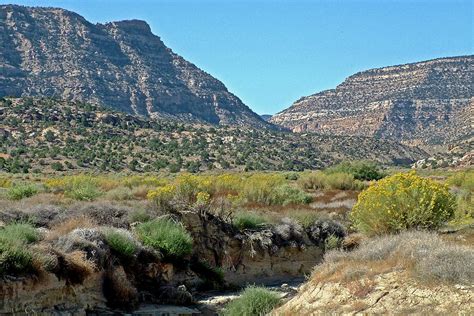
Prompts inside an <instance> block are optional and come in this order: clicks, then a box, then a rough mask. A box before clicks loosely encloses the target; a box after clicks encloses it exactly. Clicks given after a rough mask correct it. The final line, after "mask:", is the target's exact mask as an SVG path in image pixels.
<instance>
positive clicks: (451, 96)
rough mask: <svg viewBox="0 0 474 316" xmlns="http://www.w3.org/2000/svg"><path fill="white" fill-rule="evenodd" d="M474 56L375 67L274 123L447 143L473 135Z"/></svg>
mask: <svg viewBox="0 0 474 316" xmlns="http://www.w3.org/2000/svg"><path fill="white" fill-rule="evenodd" d="M473 82H474V56H461V57H451V58H440V59H435V60H430V61H424V62H419V63H413V64H405V65H399V66H392V67H384V68H377V69H371V70H367V71H363V72H360V73H357V74H355V75H352V76H350V77H349V78H347V79H346V80H345V81H344V82H343V83H342V84H340V85H339V86H337V87H336V88H335V89H332V90H326V91H322V92H319V93H316V94H314V95H311V96H308V97H303V98H301V99H299V100H298V101H296V102H295V103H294V104H293V105H292V106H291V107H290V108H288V109H287V110H284V111H282V112H280V113H278V114H276V115H274V116H273V117H272V118H271V120H270V121H271V122H273V123H275V124H279V125H282V126H285V127H288V128H290V129H292V130H293V131H295V132H304V131H315V132H318V133H322V134H328V135H360V136H375V137H380V138H386V139H392V140H398V141H402V142H404V143H406V144H412V145H419V144H449V143H452V142H454V141H457V140H459V139H463V138H465V137H467V136H469V135H471V134H472V117H473V116H474V86H473V84H472V83H473Z"/></svg>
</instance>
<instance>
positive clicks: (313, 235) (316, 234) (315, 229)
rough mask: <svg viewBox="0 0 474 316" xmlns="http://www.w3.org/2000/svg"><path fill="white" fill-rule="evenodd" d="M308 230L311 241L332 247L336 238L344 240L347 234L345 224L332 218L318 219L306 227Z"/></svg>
mask: <svg viewBox="0 0 474 316" xmlns="http://www.w3.org/2000/svg"><path fill="white" fill-rule="evenodd" d="M306 232H307V234H308V236H309V238H310V239H311V241H312V242H313V243H315V244H317V245H319V246H328V245H329V247H332V246H333V245H334V241H335V240H334V239H335V238H337V239H339V240H342V239H343V238H344V237H345V236H346V231H345V229H344V226H342V225H341V224H340V223H338V222H336V221H334V220H332V219H318V220H316V221H315V222H314V223H313V224H312V225H310V226H308V227H307V228H306ZM329 239H332V240H330V241H328V240H329Z"/></svg>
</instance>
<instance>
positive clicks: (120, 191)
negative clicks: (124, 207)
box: [106, 187, 134, 201]
mask: <svg viewBox="0 0 474 316" xmlns="http://www.w3.org/2000/svg"><path fill="white" fill-rule="evenodd" d="M106 197H107V198H108V199H111V200H116V201H126V200H133V199H134V196H133V192H132V190H130V189H129V188H127V187H117V188H114V189H112V190H110V191H108V192H107V193H106Z"/></svg>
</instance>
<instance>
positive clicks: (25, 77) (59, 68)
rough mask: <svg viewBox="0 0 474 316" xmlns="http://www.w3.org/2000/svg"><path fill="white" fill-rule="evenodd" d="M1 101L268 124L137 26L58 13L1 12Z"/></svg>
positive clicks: (11, 7)
mask: <svg viewBox="0 0 474 316" xmlns="http://www.w3.org/2000/svg"><path fill="white" fill-rule="evenodd" d="M0 96H55V97H59V98H62V99H65V100H73V101H86V102H90V103H96V104H100V105H105V106H108V107H111V108H114V109H116V110H120V111H125V112H129V113H134V114H141V115H145V116H150V117H154V118H167V117H173V118H180V119H184V120H188V121H201V122H207V123H212V124H236V125H251V126H270V125H269V124H267V123H266V122H264V121H263V120H262V119H261V118H260V117H259V116H258V115H257V114H255V113H253V112H252V111H251V110H250V109H249V108H248V107H247V106H246V105H245V104H243V103H242V101H241V100H240V99H239V98H237V97H236V96H235V95H233V94H232V93H230V92H229V91H228V90H227V89H226V87H225V86H224V84H223V83H222V82H220V81H219V80H217V79H215V78H213V77H212V76H211V75H209V74H208V73H206V72H204V71H202V70H201V69H199V68H198V67H196V66H195V65H193V64H192V63H190V62H188V61H186V60H185V59H183V58H182V57H181V56H179V55H177V54H175V53H174V52H173V51H171V49H169V48H168V47H166V46H165V44H164V43H163V42H162V41H161V39H160V38H159V37H158V36H156V35H154V34H153V33H152V32H151V29H150V26H149V25H148V24H147V23H146V22H144V21H139V20H130V21H119V22H112V23H107V24H92V23H89V22H88V21H86V20H85V19H84V18H83V17H82V16H80V15H78V14H76V13H73V12H70V11H66V10H63V9H58V8H41V7H23V6H16V5H1V6H0Z"/></svg>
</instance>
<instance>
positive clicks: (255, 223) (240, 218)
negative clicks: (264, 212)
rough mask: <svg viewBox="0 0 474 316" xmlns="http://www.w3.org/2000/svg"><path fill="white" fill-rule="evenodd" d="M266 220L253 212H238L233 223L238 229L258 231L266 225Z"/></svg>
mask: <svg viewBox="0 0 474 316" xmlns="http://www.w3.org/2000/svg"><path fill="white" fill-rule="evenodd" d="M266 222H267V221H266V219H265V218H264V217H263V216H261V215H258V214H256V213H252V212H244V211H241V212H238V213H236V214H235V216H234V218H233V219H232V223H233V224H234V226H235V227H237V228H238V229H257V228H260V227H262V226H263V225H265V224H266Z"/></svg>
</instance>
